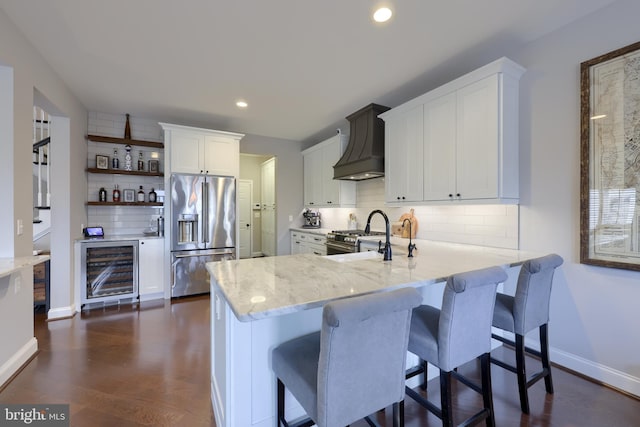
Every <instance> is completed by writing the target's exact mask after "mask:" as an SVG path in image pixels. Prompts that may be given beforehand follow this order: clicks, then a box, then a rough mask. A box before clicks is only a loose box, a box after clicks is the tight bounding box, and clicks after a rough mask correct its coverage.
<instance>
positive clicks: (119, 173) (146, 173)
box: [87, 168, 164, 177]
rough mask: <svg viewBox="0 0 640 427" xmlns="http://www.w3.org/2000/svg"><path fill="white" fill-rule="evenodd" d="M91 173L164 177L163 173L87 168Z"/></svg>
mask: <svg viewBox="0 0 640 427" xmlns="http://www.w3.org/2000/svg"><path fill="white" fill-rule="evenodd" d="M87 172H89V173H103V174H108V175H138V176H160V177H162V176H164V173H163V172H147V171H127V170H124V169H97V168H87Z"/></svg>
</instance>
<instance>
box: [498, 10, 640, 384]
mask: <svg viewBox="0 0 640 427" xmlns="http://www.w3.org/2000/svg"><path fill="white" fill-rule="evenodd" d="M638 17H640V2H638V1H637V0H620V1H618V2H616V3H614V4H613V5H611V6H610V7H608V8H605V9H603V10H601V11H599V12H596V13H594V14H592V15H590V16H588V17H587V18H585V19H583V20H581V21H579V22H577V23H575V24H573V25H570V26H568V27H565V28H564V29H561V30H560V31H557V32H555V33H553V34H551V35H549V36H547V37H544V38H543V39H540V40H538V41H536V42H534V43H532V44H530V45H529V46H527V47H526V48H525V49H523V50H522V51H520V52H518V53H517V54H514V55H512V56H511V57H512V59H514V60H515V61H516V62H518V63H520V64H521V65H523V66H524V67H526V68H527V72H526V73H525V75H524V76H523V78H522V80H521V92H520V153H521V154H520V173H521V174H520V182H521V187H520V194H521V205H520V224H521V229H520V246H521V249H524V250H533V251H542V252H556V253H558V254H559V255H561V256H562V257H563V258H564V259H565V264H564V265H563V267H562V268H561V270H560V274H558V275H557V280H556V281H555V282H554V289H553V294H552V303H551V323H550V339H551V346H552V348H553V351H552V355H551V358H552V360H553V361H556V362H559V363H561V364H563V365H565V366H568V367H570V368H572V369H575V370H577V371H579V372H582V373H584V374H587V375H589V376H591V377H594V378H596V379H599V380H602V381H604V382H606V383H609V384H612V385H614V386H616V387H619V388H621V389H624V390H626V391H628V392H630V393H633V394H635V395H639V396H640V328H639V327H638V325H640V314H639V313H640V309H639V304H640V273H637V272H631V271H624V270H616V269H609V268H599V267H590V266H586V265H581V264H579V249H580V248H579V243H580V223H579V218H580V187H579V180H580V75H579V70H580V63H581V62H583V61H585V60H588V59H591V58H593V57H596V56H598V55H601V54H604V53H606V52H609V51H611V50H614V49H618V48H620V47H623V46H626V45H628V44H631V43H633V42H637V41H638V40H640V26H638Z"/></svg>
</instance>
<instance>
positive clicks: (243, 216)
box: [238, 179, 253, 258]
mask: <svg viewBox="0 0 640 427" xmlns="http://www.w3.org/2000/svg"><path fill="white" fill-rule="evenodd" d="M252 194H253V181H252V180H250V179H241V180H238V210H239V212H238V220H239V222H238V224H239V227H240V244H239V253H240V258H251V252H252V239H251V236H252V234H253V223H252V221H251V220H252V215H251V214H252V211H251V207H252V206H253V203H252V202H251V195H252Z"/></svg>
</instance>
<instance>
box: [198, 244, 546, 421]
mask: <svg viewBox="0 0 640 427" xmlns="http://www.w3.org/2000/svg"><path fill="white" fill-rule="evenodd" d="M541 255H543V254H536V253H531V252H524V251H517V250H507V249H495V248H487V247H480V246H470V245H459V244H449V243H440V242H428V243H423V244H421V245H420V249H419V251H417V252H416V255H415V257H413V258H407V257H406V256H395V257H394V258H393V260H392V261H387V262H384V261H382V256H381V255H380V254H378V253H376V252H361V253H355V254H345V255H333V256H328V257H319V256H315V255H308V254H300V255H290V256H279V257H268V258H253V259H243V260H233V261H222V262H215V263H208V264H207V270H208V271H209V273H210V275H211V304H212V309H211V334H212V337H211V346H212V348H211V400H212V404H213V409H214V413H215V417H216V425H218V426H219V427H223V426H238V427H241V426H242V427H243V426H273V425H275V379H274V376H273V374H272V372H271V367H270V360H271V350H272V349H273V348H274V347H275V346H276V345H278V344H279V343H281V342H284V341H286V340H289V339H291V338H294V337H297V336H300V335H303V334H306V333H309V332H312V331H315V330H318V329H319V328H320V322H321V315H322V306H323V305H324V304H326V303H327V302H330V301H334V300H336V299H340V298H345V297H349V296H356V295H362V294H367V293H373V292H384V291H389V290H393V289H397V288H400V287H407V286H412V287H415V288H418V289H419V290H420V291H421V292H422V294H423V297H424V301H425V303H429V304H432V305H436V306H439V304H440V301H441V298H442V289H443V282H444V281H445V280H446V278H447V277H448V276H450V275H452V274H456V273H461V272H466V271H472V270H476V269H480V268H486V267H492V266H500V267H503V268H505V269H511V268H512V267H517V266H519V265H521V264H522V263H523V262H524V261H526V260H528V259H532V258H535V257H538V256H541ZM513 275H514V273H513V272H512V274H511V276H513ZM287 399H288V400H289V401H291V400H292V399H293V398H292V397H291V396H290V395H289V394H288V395H287ZM302 413H303V412H302V409H301V407H300V406H299V405H296V404H287V418H289V419H290V418H295V417H296V416H298V415H302Z"/></svg>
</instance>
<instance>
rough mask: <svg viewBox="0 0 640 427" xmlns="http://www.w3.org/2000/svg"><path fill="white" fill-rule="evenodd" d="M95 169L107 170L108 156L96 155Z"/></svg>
mask: <svg viewBox="0 0 640 427" xmlns="http://www.w3.org/2000/svg"><path fill="white" fill-rule="evenodd" d="M96 169H109V156H103V155H101V154H96Z"/></svg>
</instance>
